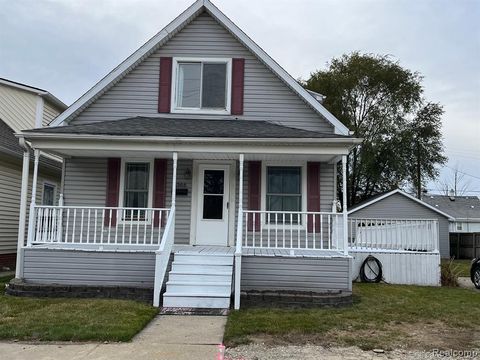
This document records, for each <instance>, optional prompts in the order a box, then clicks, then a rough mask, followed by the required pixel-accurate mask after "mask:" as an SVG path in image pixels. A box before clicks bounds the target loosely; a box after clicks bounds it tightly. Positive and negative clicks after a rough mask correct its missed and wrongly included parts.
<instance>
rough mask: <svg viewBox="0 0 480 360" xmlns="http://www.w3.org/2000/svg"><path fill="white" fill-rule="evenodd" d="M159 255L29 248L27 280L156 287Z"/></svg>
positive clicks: (26, 252) (25, 276) (44, 282)
mask: <svg viewBox="0 0 480 360" xmlns="http://www.w3.org/2000/svg"><path fill="white" fill-rule="evenodd" d="M154 276H155V254H154V253H145V252H136V253H127V252H94V251H71V250H54V249H28V248H26V249H25V252H24V279H25V281H29V282H32V283H42V284H68V285H97V286H132V287H146V288H152V287H153V282H154Z"/></svg>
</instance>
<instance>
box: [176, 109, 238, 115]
mask: <svg viewBox="0 0 480 360" xmlns="http://www.w3.org/2000/svg"><path fill="white" fill-rule="evenodd" d="M171 113H172V114H193V115H196V114H199V115H202V114H203V115H230V110H227V109H225V110H208V109H181V108H174V109H171Z"/></svg>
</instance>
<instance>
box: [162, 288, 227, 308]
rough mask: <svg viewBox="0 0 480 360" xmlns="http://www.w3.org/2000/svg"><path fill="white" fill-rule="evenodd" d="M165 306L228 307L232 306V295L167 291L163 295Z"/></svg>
mask: <svg viewBox="0 0 480 360" xmlns="http://www.w3.org/2000/svg"><path fill="white" fill-rule="evenodd" d="M163 307H183V308H210V309H228V308H229V307H230V297H224V296H214V295H211V294H205V293H197V294H190V295H189V296H185V294H180V293H167V292H166V293H165V294H164V295H163Z"/></svg>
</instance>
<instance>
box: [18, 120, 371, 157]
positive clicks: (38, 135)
mask: <svg viewBox="0 0 480 360" xmlns="http://www.w3.org/2000/svg"><path fill="white" fill-rule="evenodd" d="M232 121H234V120H232ZM15 136H17V137H19V138H20V137H24V138H25V139H28V140H34V139H59V140H62V139H71V140H84V139H89V140H90V139H91V140H94V139H99V140H130V141H138V140H141V141H144V142H145V141H162V142H171V143H179V142H191V143H212V142H217V143H219V142H224V143H239V142H240V143H273V144H285V143H290V144H291V143H293V144H296V145H302V144H306V143H311V144H319V143H320V144H323V143H325V144H347V145H352V146H354V145H358V144H360V143H361V142H362V139H359V138H349V137H338V138H240V137H239V138H225V137H174V136H131V135H102V134H100V135H94V134H66V133H46V132H19V133H15ZM337 155H338V154H337Z"/></svg>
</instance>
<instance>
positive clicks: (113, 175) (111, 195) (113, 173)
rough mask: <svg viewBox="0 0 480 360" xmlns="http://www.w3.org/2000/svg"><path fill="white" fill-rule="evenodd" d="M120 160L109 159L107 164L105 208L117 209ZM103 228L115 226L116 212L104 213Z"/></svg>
mask: <svg viewBox="0 0 480 360" xmlns="http://www.w3.org/2000/svg"><path fill="white" fill-rule="evenodd" d="M120 164H121V160H120V158H109V159H108V163H107V196H106V200H105V206H106V207H118V194H119V192H120ZM110 213H111V216H112V218H111V219H110ZM103 224H104V226H110V225H111V226H116V225H117V212H116V211H108V210H107V211H105V216H104V219H103Z"/></svg>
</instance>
